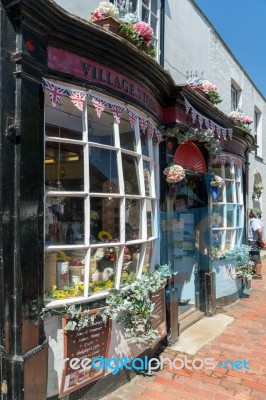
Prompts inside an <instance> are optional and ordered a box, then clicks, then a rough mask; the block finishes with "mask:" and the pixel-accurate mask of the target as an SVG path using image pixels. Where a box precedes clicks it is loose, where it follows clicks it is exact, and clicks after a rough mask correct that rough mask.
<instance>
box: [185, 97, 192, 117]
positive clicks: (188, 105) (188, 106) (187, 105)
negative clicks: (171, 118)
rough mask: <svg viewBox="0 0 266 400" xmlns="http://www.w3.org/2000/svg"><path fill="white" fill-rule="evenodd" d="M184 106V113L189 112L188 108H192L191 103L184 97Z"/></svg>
mask: <svg viewBox="0 0 266 400" xmlns="http://www.w3.org/2000/svg"><path fill="white" fill-rule="evenodd" d="M185 107H186V114H188V113H189V110H190V109H191V108H192V107H191V104H190V103H189V102H188V101H187V99H186V98H185Z"/></svg>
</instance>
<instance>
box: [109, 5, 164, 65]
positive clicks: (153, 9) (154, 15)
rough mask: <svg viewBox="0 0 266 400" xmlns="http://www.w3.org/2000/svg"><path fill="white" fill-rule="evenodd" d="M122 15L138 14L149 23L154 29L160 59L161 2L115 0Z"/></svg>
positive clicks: (154, 38) (154, 42)
mask: <svg viewBox="0 0 266 400" xmlns="http://www.w3.org/2000/svg"><path fill="white" fill-rule="evenodd" d="M113 3H114V4H115V5H116V6H117V7H118V9H119V12H120V14H121V15H123V14H125V13H133V14H136V15H137V16H138V17H139V18H140V19H141V21H144V22H147V23H148V24H149V25H150V26H151V27H152V29H153V31H154V35H153V40H152V42H153V44H154V46H155V48H156V53H157V58H158V57H159V34H160V7H161V0H114V1H113Z"/></svg>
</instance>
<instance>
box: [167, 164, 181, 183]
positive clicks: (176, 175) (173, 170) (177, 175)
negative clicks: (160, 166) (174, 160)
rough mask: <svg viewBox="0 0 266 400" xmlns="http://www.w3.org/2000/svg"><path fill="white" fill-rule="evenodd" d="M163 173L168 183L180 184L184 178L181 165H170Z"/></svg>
mask: <svg viewBox="0 0 266 400" xmlns="http://www.w3.org/2000/svg"><path fill="white" fill-rule="evenodd" d="M163 173H164V175H166V182H169V183H176V182H180V181H182V179H184V177H185V171H184V168H183V167H181V165H171V166H170V167H167V168H165V169H164V171H163Z"/></svg>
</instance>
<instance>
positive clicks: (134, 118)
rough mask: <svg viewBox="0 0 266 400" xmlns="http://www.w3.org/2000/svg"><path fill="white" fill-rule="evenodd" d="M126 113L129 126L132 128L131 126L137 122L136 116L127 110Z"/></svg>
mask: <svg viewBox="0 0 266 400" xmlns="http://www.w3.org/2000/svg"><path fill="white" fill-rule="evenodd" d="M127 112H128V119H129V122H130V126H131V128H133V126H134V125H135V123H136V121H137V118H138V116H137V114H135V113H134V112H133V111H131V110H129V109H128V110H127Z"/></svg>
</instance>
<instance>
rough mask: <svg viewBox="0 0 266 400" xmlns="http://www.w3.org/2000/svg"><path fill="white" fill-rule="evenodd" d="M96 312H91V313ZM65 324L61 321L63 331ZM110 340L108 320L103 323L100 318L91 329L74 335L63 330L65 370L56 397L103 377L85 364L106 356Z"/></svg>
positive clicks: (65, 320) (78, 330) (66, 320)
mask: <svg viewBox="0 0 266 400" xmlns="http://www.w3.org/2000/svg"><path fill="white" fill-rule="evenodd" d="M97 311H98V310H92V311H91V313H96V312H97ZM68 321H69V320H68V319H66V318H63V319H62V323H63V329H64V328H65V326H66V324H67V322H68ZM110 336H111V321H110V319H108V320H107V321H106V323H104V322H103V320H102V318H100V317H96V318H95V321H94V323H93V325H91V326H88V327H86V328H82V329H77V328H76V329H75V330H74V331H69V330H65V329H64V368H63V375H62V381H61V388H60V393H59V397H63V396H65V395H67V394H68V393H71V392H74V391H75V390H77V389H79V388H81V387H83V386H85V385H88V384H89V383H90V382H93V381H95V380H98V379H99V378H101V377H102V376H103V375H104V374H105V370H104V368H101V369H100V370H98V369H95V368H92V367H91V366H90V365H89V361H87V360H89V359H90V360H93V359H95V358H98V357H101V356H103V357H107V356H108V351H109V342H110ZM71 360H72V361H71ZM73 360H74V361H73ZM82 361H83V362H82ZM84 366H86V368H84Z"/></svg>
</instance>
